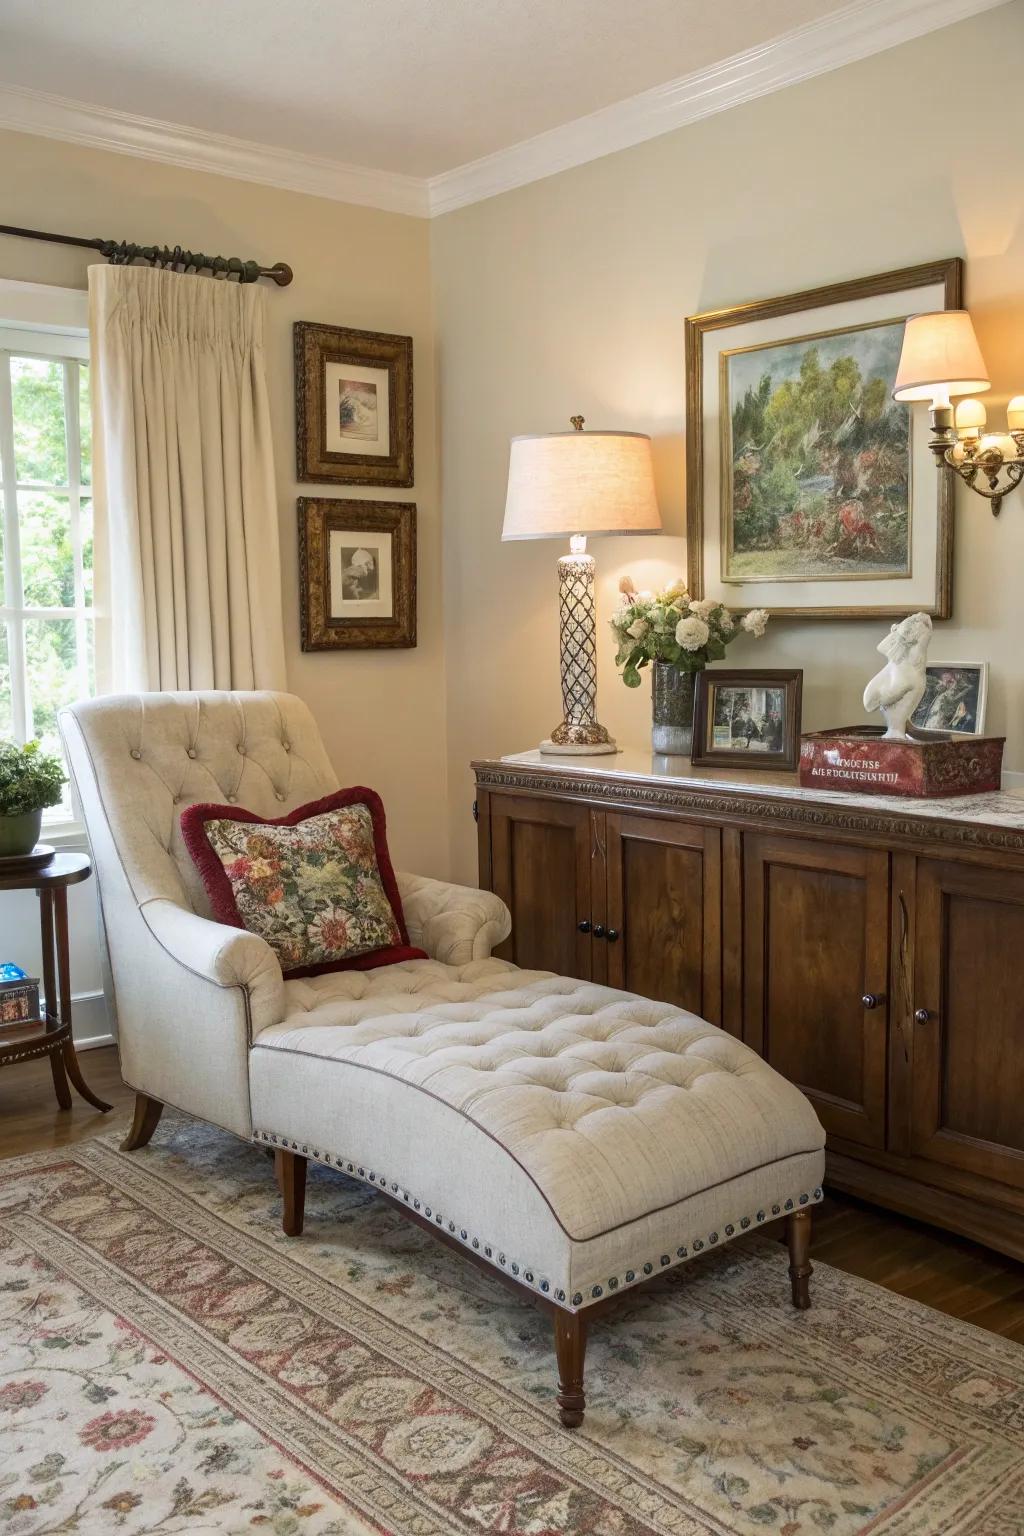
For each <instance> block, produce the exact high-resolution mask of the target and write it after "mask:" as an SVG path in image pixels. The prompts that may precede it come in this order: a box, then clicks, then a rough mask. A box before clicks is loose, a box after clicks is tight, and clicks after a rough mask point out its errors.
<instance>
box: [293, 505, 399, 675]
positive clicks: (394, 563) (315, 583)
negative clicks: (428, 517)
mask: <svg viewBox="0 0 1024 1536" xmlns="http://www.w3.org/2000/svg"><path fill="white" fill-rule="evenodd" d="M298 510H299V623H300V630H301V645H302V649H303V650H304V651H339V650H399V649H408V648H410V647H412V646H414V645H415V644H416V507H415V505H414V503H412V502H409V501H341V500H337V499H335V498H333V497H314V496H300V497H299V501H298ZM349 529H351V531H352V532H353V533H360V532H361V533H381V532H382V533H390V534H391V536H392V537H391V589H392V594H393V599H394V611H393V613H392V616H391V618H387V619H372V618H353V619H344V618H333V617H332V616H331V604H330V594H331V571H330V559H329V553H330V552H329V545H330V534H331V533H332V532H334V531H347V530H349Z"/></svg>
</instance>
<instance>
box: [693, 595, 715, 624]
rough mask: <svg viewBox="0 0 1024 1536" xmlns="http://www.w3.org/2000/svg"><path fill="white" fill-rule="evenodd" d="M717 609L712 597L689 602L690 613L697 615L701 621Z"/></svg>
mask: <svg viewBox="0 0 1024 1536" xmlns="http://www.w3.org/2000/svg"><path fill="white" fill-rule="evenodd" d="M717 607H718V603H717V601H716V600H715V599H714V598H713V597H695V598H693V599H691V602H690V612H691V613H697V614H699V615H700V617H701V618H702V619H706V618H707V617H708V616H709V615H710V614H712V613H714V611H715V609H716V608H717Z"/></svg>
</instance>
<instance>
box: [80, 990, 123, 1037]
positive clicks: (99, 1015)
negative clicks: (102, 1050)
mask: <svg viewBox="0 0 1024 1536" xmlns="http://www.w3.org/2000/svg"><path fill="white" fill-rule="evenodd" d="M71 1029H72V1034H73V1035H74V1037H75V1049H76V1050H79V1051H91V1050H95V1049H96V1048H97V1047H98V1046H101V1045H113V1044H114V1043H115V1042H116V1040H117V1035H116V1033H115V1032H114V1029H113V1026H112V1024H111V1020H110V1015H109V1013H108V1012H107V1000H106V998H105V997H104V996H103V993H102V992H99V991H97V992H73V993H72V994H71Z"/></svg>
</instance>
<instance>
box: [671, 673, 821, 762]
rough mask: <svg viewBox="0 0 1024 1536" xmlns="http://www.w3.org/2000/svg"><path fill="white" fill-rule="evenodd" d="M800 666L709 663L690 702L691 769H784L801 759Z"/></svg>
mask: <svg viewBox="0 0 1024 1536" xmlns="http://www.w3.org/2000/svg"><path fill="white" fill-rule="evenodd" d="M803 679H804V674H803V672H802V671H801V670H800V669H799V668H790V669H783V670H781V671H773V670H772V669H771V668H767V667H743V668H732V667H707V668H705V670H704V671H703V672H698V673H697V688H696V692H695V695H694V705H693V752H692V755H691V761H692V763H693V765H694V767H695V768H788V769H794V768H796V766H797V764H798V763H799V761H800V705H801V695H802V692H803Z"/></svg>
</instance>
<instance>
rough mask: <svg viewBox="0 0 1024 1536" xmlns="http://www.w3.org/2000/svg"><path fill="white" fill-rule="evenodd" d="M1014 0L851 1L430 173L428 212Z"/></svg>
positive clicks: (609, 150)
mask: <svg viewBox="0 0 1024 1536" xmlns="http://www.w3.org/2000/svg"><path fill="white" fill-rule="evenodd" d="M1006 3H1007V0H852V3H851V4H849V5H847V6H845V7H844V8H843V9H842V10H840V11H834V12H832V14H831V15H828V16H823V17H821V18H820V19H819V20H816V21H812V22H808V23H807V24H806V25H804V26H802V27H797V28H795V29H794V30H793V31H792V32H787V33H785V34H784V35H783V36H781V37H778V38H775V39H773V40H772V41H771V42H768V43H764V44H762V45H761V46H760V47H757V48H751V49H749V50H747V51H746V52H745V53H737V54H733V56H732V57H731V58H728V59H723V60H721V61H720V62H719V63H717V64H714V65H711V66H709V67H708V68H707V69H700V70H696V71H694V73H693V74H690V75H681V76H680V77H679V78H678V79H676V80H670V81H669V82H668V83H667V84H665V85H659V86H656V87H654V89H653V90H649V91H643V92H641V93H640V94H639V95H638V96H631V97H629V98H628V100H626V101H619V102H615V103H613V105H612V106H609V107H604V108H602V109H601V110H600V111H599V112H592V113H590V114H589V116H587V117H579V118H576V119H575V120H574V121H573V122H571V123H564V124H562V125H561V126H560V127H558V128H552V129H550V130H549V131H548V132H547V133H541V134H537V135H536V137H534V138H532V139H525V140H524V141H523V142H522V143H520V144H514V145H512V146H511V147H510V148H508V149H502V150H498V151H497V152H496V153H495V154H493V155H486V156H485V157H484V158H483V159H480V160H473V161H470V162H469V163H467V164H466V165H460V166H457V167H456V168H455V169H454V170H451V171H445V172H443V173H442V174H441V175H438V176H432V177H431V178H430V180H429V198H430V215H431V217H433V218H436V217H437V216H438V215H439V214H444V213H451V212H452V211H453V210H454V209H456V208H463V207H465V206H466V205H467V204H469V203H478V202H481V201H483V199H485V198H488V197H495V196H497V195H498V194H499V193H501V192H509V191H512V190H513V188H515V187H522V186H526V185H527V184H528V183H529V182H532V181H540V180H542V179H543V178H544V177H546V176H555V175H557V174H558V172H559V171H565V170H569V169H571V168H572V167H573V166H577V165H584V164H586V163H587V161H589V160H598V159H600V158H601V157H602V156H603V155H610V154H614V153H615V152H616V151H617V150H620V149H629V148H630V147H631V146H632V145H634V144H642V143H644V141H645V140H647V139H654V138H657V137H658V136H659V135H661V134H663V133H670V132H672V131H673V130H674V129H676V128H683V127H685V126H686V124H687V123H695V122H698V121H699V120H700V119H701V118H703V117H711V116H712V115H713V114H714V113H716V112H725V111H727V110H728V109H729V108H730V107H735V106H739V105H740V104H741V103H742V102H745V101H753V100H754V99H755V98H756V97H758V96H767V95H769V94H770V93H771V92H773V91H780V90H782V89H784V88H785V87H786V86H788V85H796V84H797V83H798V82H800V81H801V80H810V79H813V77H814V76H815V75H823V74H826V73H828V72H829V71H830V70H833V69H839V68H841V67H842V66H843V65H844V64H854V63H856V62H857V61H858V60H860V59H866V58H869V57H870V56H871V55H872V54H875V53H883V52H885V50H886V49H889V48H895V47H897V46H898V45H899V44H900V43H906V42H910V41H912V40H913V39H914V38H916V37H923V36H924V35H925V34H926V33H928V32H936V31H939V30H940V29H941V28H942V27H948V26H951V25H952V24H953V23H954V22H958V21H965V20H967V19H968V18H969V17H971V16H977V15H979V14H980V13H981V12H983V11H991V10H994V9H995V8H996V7H997V6H1000V5H1005V4H1006Z"/></svg>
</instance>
